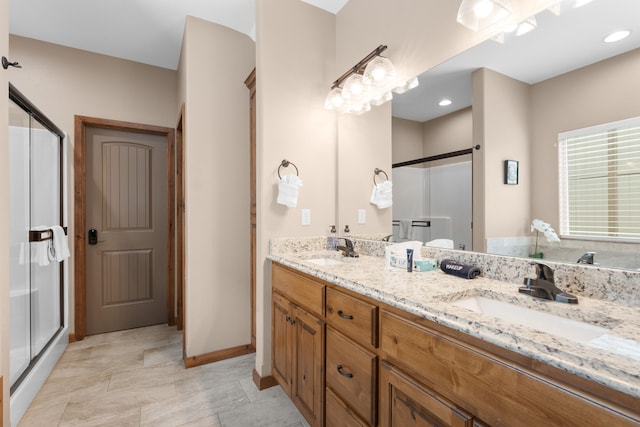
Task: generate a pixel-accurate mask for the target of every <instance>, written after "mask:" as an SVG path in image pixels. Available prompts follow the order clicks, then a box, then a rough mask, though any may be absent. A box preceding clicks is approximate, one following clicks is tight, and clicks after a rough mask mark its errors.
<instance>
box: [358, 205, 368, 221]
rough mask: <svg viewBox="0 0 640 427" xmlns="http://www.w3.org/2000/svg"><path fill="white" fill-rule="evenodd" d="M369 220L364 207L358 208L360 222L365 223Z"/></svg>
mask: <svg viewBox="0 0 640 427" xmlns="http://www.w3.org/2000/svg"><path fill="white" fill-rule="evenodd" d="M366 222H367V211H366V210H364V209H358V224H365V223H366Z"/></svg>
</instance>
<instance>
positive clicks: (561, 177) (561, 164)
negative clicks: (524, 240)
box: [557, 116, 640, 243]
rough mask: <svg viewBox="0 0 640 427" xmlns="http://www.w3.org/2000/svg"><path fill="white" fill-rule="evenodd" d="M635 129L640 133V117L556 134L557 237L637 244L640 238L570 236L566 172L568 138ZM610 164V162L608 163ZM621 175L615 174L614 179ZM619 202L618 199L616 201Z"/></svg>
mask: <svg viewBox="0 0 640 427" xmlns="http://www.w3.org/2000/svg"><path fill="white" fill-rule="evenodd" d="M627 127H637V128H638V130H639V131H640V116H638V117H632V118H628V119H624V120H618V121H614V122H610V123H604V124H600V125H595V126H588V127H584V128H580V129H575V130H571V131H566V132H560V133H558V139H557V142H558V146H557V147H558V148H557V152H558V184H559V186H558V192H559V194H558V199H559V209H560V212H559V220H560V226H559V235H560V237H561V238H562V239H569V240H590V241H603V242H619V243H638V242H640V237H637V238H636V237H629V236H623V237H617V236H612V235H608V236H592V235H589V234H570V233H571V231H570V219H569V218H570V213H571V210H570V207H569V179H568V175H569V174H568V171H567V167H568V165H567V163H568V161H567V145H568V140H569V138H577V137H586V136H589V135H597V134H598V133H605V132H610V131H612V130H615V129H620V128H627ZM638 140H639V141H638V143H637V145H638V147H640V136H639V137H638ZM610 162H611V161H610ZM622 175H623V174H616V175H615V177H616V178H617V177H619V176H622ZM616 200H619V199H616ZM637 216H638V218H639V219H640V210H638V215H637Z"/></svg>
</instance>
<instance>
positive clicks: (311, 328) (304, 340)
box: [292, 306, 324, 426]
mask: <svg viewBox="0 0 640 427" xmlns="http://www.w3.org/2000/svg"><path fill="white" fill-rule="evenodd" d="M293 331H294V348H293V372H292V378H293V389H292V399H293V403H294V404H295V405H296V407H297V408H298V409H299V410H300V412H301V413H302V414H303V415H304V417H305V418H306V419H307V421H308V422H309V424H311V425H312V426H322V425H323V413H324V399H323V391H324V322H322V321H321V320H319V319H318V318H316V317H315V316H313V315H311V314H309V313H307V312H306V311H304V310H302V309H301V308H299V307H297V306H294V308H293Z"/></svg>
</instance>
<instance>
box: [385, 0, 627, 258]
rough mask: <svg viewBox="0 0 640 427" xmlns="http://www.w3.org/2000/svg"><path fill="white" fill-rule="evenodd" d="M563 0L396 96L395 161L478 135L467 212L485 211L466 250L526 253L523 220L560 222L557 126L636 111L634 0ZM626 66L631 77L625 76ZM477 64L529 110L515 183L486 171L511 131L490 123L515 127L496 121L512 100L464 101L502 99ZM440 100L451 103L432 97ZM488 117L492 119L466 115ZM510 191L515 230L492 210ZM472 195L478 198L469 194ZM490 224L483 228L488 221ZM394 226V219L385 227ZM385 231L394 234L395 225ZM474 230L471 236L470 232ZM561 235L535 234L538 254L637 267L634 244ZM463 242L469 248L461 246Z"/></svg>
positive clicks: (504, 150) (470, 142) (401, 208)
mask: <svg viewBox="0 0 640 427" xmlns="http://www.w3.org/2000/svg"><path fill="white" fill-rule="evenodd" d="M565 3H567V2H563V6H562V9H561V10H560V14H559V15H556V14H554V13H552V12H551V11H543V12H541V13H540V14H538V15H537V16H536V18H537V25H538V26H537V29H536V30H535V31H532V32H530V33H527V34H525V35H523V36H521V37H516V36H515V35H505V36H504V40H503V43H500V42H497V41H494V40H488V41H486V42H484V43H482V44H480V45H478V46H476V47H474V48H472V49H470V50H468V51H467V52H464V53H462V54H460V55H458V56H456V57H454V58H452V59H451V60H449V61H447V62H445V63H443V64H441V65H439V66H437V67H435V68H433V69H431V70H428V71H427V72H425V73H423V75H421V76H420V86H419V87H418V88H417V89H415V90H413V91H410V92H408V93H406V94H403V95H400V96H396V97H394V100H393V144H392V147H393V163H394V164H397V163H401V162H407V161H411V160H415V159H420V158H424V157H429V156H435V155H438V154H443V153H448V152H451V151H457V150H463V149H471V147H473V146H475V145H476V144H477V143H478V142H482V148H481V150H482V155H481V156H474V161H481V162H483V164H482V165H474V168H475V167H476V166H477V167H478V169H483V170H484V171H485V175H484V179H485V182H484V183H474V185H478V186H480V185H483V186H484V187H483V200H481V201H480V200H474V203H473V206H474V220H475V219H476V214H478V212H477V211H476V210H478V207H479V206H481V205H482V206H484V209H483V211H484V212H483V214H486V218H484V221H483V222H484V223H485V224H484V228H483V229H482V239H481V240H482V242H479V241H474V242H473V243H474V248H482V250H484V251H487V252H490V253H498V254H503V255H513V256H524V257H526V256H529V254H532V253H533V252H534V244H535V233H534V232H532V231H531V228H530V227H531V222H532V220H533V219H535V218H539V219H541V220H543V221H545V222H548V223H550V224H551V225H552V226H553V228H554V229H555V230H559V212H558V211H559V201H558V200H559V196H558V186H559V182H558V151H557V137H558V134H559V133H561V132H566V131H570V130H575V129H580V128H583V127H588V126H595V125H599V124H602V123H607V122H612V121H616V120H622V119H627V118H630V117H636V116H640V105H639V104H638V97H637V96H636V97H629V96H628V94H629V93H636V94H637V93H638V90H639V85H640V82H638V80H639V79H637V64H638V63H640V62H639V61H640V49H639V48H640V20H638V19H637V16H640V2H639V1H637V0H595V1H593V2H590V3H588V4H585V5H584V6H583V7H581V8H571V7H568V5H566V4H565ZM620 29H627V30H630V31H631V32H630V35H629V36H628V37H627V38H625V39H623V40H621V41H618V42H616V43H604V38H605V37H606V36H607V35H609V34H610V33H612V32H614V31H615V30H620ZM634 64H635V65H634ZM634 67H635V69H636V77H635V78H633V77H631V76H633V68H634ZM481 69H486V70H490V72H489V73H490V75H491V76H493V75H495V76H500V77H499V78H501V79H505V80H509V81H514V82H517V83H518V84H522V85H525V87H527V88H528V89H527V90H526V93H527V95H526V96H527V98H526V99H525V101H526V102H525V105H528V108H529V113H528V114H529V116H528V118H526V119H525V120H524V122H525V123H526V124H527V126H528V127H529V129H527V130H523V132H521V133H523V134H526V135H527V136H526V138H527V139H526V140H523V141H519V142H518V143H519V144H520V146H521V147H525V148H524V152H525V154H522V155H521V158H517V159H516V160H520V171H521V172H520V173H521V176H520V184H519V185H517V186H511V187H513V188H511V189H508V190H507V189H505V185H504V184H503V182H502V176H500V179H499V180H498V179H494V178H495V174H494V175H492V176H490V173H488V172H487V171H492V170H496V169H495V168H501V167H502V162H503V161H504V160H506V159H507V158H510V157H506V156H508V151H509V148H510V145H509V144H515V142H514V141H509V140H508V139H509V138H503V140H506V141H500V138H499V137H496V136H497V133H495V129H496V125H497V127H498V128H500V127H506V126H509V125H511V126H513V123H505V120H503V122H502V123H501V122H500V118H501V117H502V115H503V114H504V111H505V110H508V109H509V108H510V107H509V106H506V105H500V106H499V108H500V109H498V110H488V108H491V107H493V108H496V107H495V104H494V105H492V106H487V104H489V103H488V102H480V103H479V104H478V105H473V106H472V91H474V93H475V94H478V93H480V94H481V95H482V96H483V99H484V101H486V100H487V99H490V100H493V101H496V102H497V103H499V101H500V99H501V98H502V97H504V98H507V97H506V96H502V95H504V93H495V90H496V85H493V86H492V85H491V84H488V83H487V80H486V78H485V79H479V78H476V77H478V76H475V77H474V78H472V73H474V72H475V71H477V70H481ZM494 72H495V73H494ZM485 75H486V73H485ZM625 76H629V78H628V79H627V78H625ZM472 82H473V83H472ZM474 85H475V86H474ZM492 91H494V92H492ZM509 95H511V94H509ZM621 98H624V99H621ZM444 99H448V100H450V101H451V102H450V103H448V105H443V106H440V105H438V104H439V103H440V101H442V100H444ZM476 101H477V100H476ZM480 101H482V100H480ZM618 101H620V102H618ZM445 104H447V103H445ZM488 118H490V119H491V120H493V122H490V123H489V124H488V122H481V123H478V122H474V120H479V119H480V120H487V119H488ZM489 125H491V126H493V130H494V133H493V134H491V135H490V134H488V133H485V134H483V135H482V136H481V138H483V139H482V140H481V141H478V135H477V134H478V132H476V130H477V129H481V131H482V130H484V131H486V128H487V127H489ZM474 132H476V134H475V135H474ZM512 134H513V133H512ZM489 153H491V155H489ZM414 167H415V166H414ZM397 170H398V168H395V169H394V170H393V180H394V208H393V209H394V215H393V218H394V220H398V221H399V220H401V219H403V218H400V217H399V216H398V215H400V216H405V215H408V214H405V211H407V212H409V210H408V209H409V207H408V206H405V204H404V202H400V201H398V204H396V199H395V195H396V193H397V194H398V196H399V197H400V196H401V195H402V194H403V193H404V192H405V188H404V184H403V182H402V181H403V179H402V178H398V176H397V174H396V171H397ZM401 173H403V172H401ZM475 177H476V175H475V174H474V178H475ZM412 182H413V181H412ZM414 186H415V182H414ZM451 191H452V190H451V189H450V187H448V184H443V185H442V186H440V188H438V192H439V193H447V192H451ZM508 191H511V193H508ZM515 192H518V193H517V194H519V195H520V196H519V197H521V199H518V200H522V197H524V198H526V200H528V203H529V204H530V206H529V207H528V208H527V209H526V211H527V212H528V214H526V215H525V214H523V215H520V216H518V217H517V218H515V220H514V218H510V220H511V221H515V222H516V223H517V224H519V225H518V226H517V230H514V227H511V228H509V229H504V228H503V229H501V222H502V221H500V218H499V215H500V214H504V211H505V210H508V206H509V202H510V201H509V197H511V195H513V194H516V193H515ZM523 194H525V195H524V196H522V195H523ZM474 195H476V197H477V194H476V193H474ZM413 198H414V199H415V200H416V203H417V205H418V206H422V205H423V204H424V202H423V201H421V200H419V198H416V197H413ZM469 199H471V197H470V196H469ZM469 203H470V200H469ZM413 209H414V211H413V212H416V211H418V210H419V208H418V207H414V208H413ZM500 209H501V210H502V211H499V210H500ZM492 210H493V211H492ZM420 214H421V215H431V213H426V214H425V212H421V213H420ZM412 215H413V214H412ZM492 221H493V223H492ZM489 223H490V224H491V226H487V224H489ZM395 228H398V227H393V228H392V230H393V229H395ZM393 232H394V234H397V231H396V230H393ZM474 233H475V230H474ZM474 236H475V237H476V240H478V236H477V234H474ZM561 240H562V241H561V242H560V243H547V242H546V240H544V239H541V241H539V243H538V244H539V246H541V248H540V250H539V252H542V253H543V254H544V258H545V259H549V260H554V261H561V262H571V263H575V262H576V260H578V259H582V255H584V254H585V253H587V252H596V255H595V256H594V257H593V259H594V260H595V263H598V264H599V265H603V266H608V267H619V268H627V269H638V268H639V267H640V255H636V253H638V252H640V251H638V242H633V241H631V242H630V241H626V242H616V241H597V240H577V239H566V238H564V237H563V236H561ZM456 248H457V245H456ZM466 248H467V249H470V248H471V246H470V245H466Z"/></svg>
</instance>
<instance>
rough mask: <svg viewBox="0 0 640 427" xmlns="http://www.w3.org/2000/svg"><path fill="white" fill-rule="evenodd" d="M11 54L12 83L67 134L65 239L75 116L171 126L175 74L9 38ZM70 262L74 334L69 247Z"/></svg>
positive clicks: (71, 231) (71, 227) (71, 324)
mask: <svg viewBox="0 0 640 427" xmlns="http://www.w3.org/2000/svg"><path fill="white" fill-rule="evenodd" d="M9 43H10V48H11V54H12V56H13V57H15V58H16V59H15V60H16V61H19V62H20V64H21V65H22V66H23V68H22V69H20V70H19V71H17V72H13V73H12V75H11V82H12V83H13V84H14V85H15V86H16V87H17V88H18V90H20V92H22V93H23V94H24V95H25V96H26V97H27V98H28V99H29V100H30V101H31V102H32V103H34V104H35V105H36V106H37V107H38V108H39V109H40V110H41V111H42V112H44V114H45V115H47V117H49V118H50V119H51V120H52V121H53V122H54V123H55V124H56V125H57V126H58V127H59V128H61V129H62V130H63V131H65V132H67V135H68V139H67V143H66V149H67V153H68V159H69V161H68V164H67V176H68V186H67V189H66V191H67V196H68V198H67V200H68V212H69V218H67V224H68V226H69V236H73V235H74V233H75V232H76V230H75V228H74V224H73V207H74V204H73V197H72V195H73V170H74V169H73V142H74V115H83V116H92V117H100V118H105V119H113V120H123V121H128V122H136V123H144V124H151V125H158V126H167V127H175V121H176V118H177V108H176V103H177V101H176V76H177V74H176V72H175V71H171V70H167V69H165V68H158V67H152V66H149V65H144V64H140V63H136V62H131V61H126V60H122V59H117V58H113V57H110V56H105V55H99V54H95V53H90V52H86V51H83V50H79V49H71V48H68V47H64V46H60V45H55V44H51V43H45V42H41V41H37V40H33V39H29V38H25V37H19V36H14V35H11V36H10V38H9ZM70 246H71V248H70V249H71V251H72V256H71V258H70V260H69V284H70V292H69V298H70V301H68V307H69V309H70V310H69V331H70V332H73V331H74V311H73V307H74V298H73V280H74V278H73V268H74V267H73V265H74V258H73V247H72V246H73V245H72V244H71V241H70Z"/></svg>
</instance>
